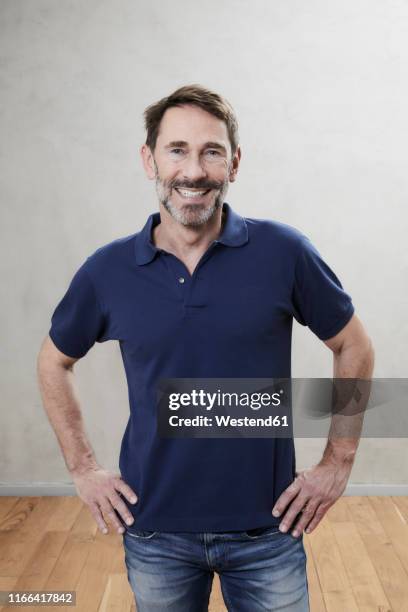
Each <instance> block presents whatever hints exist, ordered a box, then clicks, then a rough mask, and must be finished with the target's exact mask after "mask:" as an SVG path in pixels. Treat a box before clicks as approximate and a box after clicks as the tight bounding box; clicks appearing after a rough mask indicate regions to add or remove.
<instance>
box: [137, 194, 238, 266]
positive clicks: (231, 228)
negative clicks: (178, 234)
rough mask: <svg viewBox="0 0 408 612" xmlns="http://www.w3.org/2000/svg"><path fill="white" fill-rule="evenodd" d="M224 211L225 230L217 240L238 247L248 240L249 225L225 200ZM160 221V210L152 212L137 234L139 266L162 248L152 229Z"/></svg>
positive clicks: (148, 260)
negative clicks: (156, 244) (157, 244)
mask: <svg viewBox="0 0 408 612" xmlns="http://www.w3.org/2000/svg"><path fill="white" fill-rule="evenodd" d="M222 210H223V212H224V211H225V213H226V219H225V223H224V227H223V230H222V232H221V234H220V236H218V238H217V240H216V241H215V242H220V243H221V244H225V245H226V246H232V247H238V246H242V245H244V244H246V243H247V242H248V227H247V224H246V221H245V219H244V218H243V217H241V215H239V214H238V213H236V212H235V211H234V210H232V208H231V206H230V205H229V204H227V202H224V204H223V206H222ZM158 223H160V212H155V213H152V214H151V215H150V216H149V218H148V219H147V221H146V223H145V225H144V227H143V229H142V230H141V231H140V232H139V233H138V234H137V236H136V241H135V251H136V262H137V263H138V265H139V266H143V265H144V264H147V263H150V262H151V261H152V260H153V259H154V257H155V255H156V253H159V252H160V250H161V249H159V248H157V247H156V246H155V245H154V244H153V242H152V239H151V238H152V230H153V228H154V227H155V225H157V224H158Z"/></svg>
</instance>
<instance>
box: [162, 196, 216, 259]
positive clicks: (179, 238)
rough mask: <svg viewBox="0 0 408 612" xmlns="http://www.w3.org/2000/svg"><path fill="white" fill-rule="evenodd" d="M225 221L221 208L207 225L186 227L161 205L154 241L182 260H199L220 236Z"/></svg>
mask: <svg viewBox="0 0 408 612" xmlns="http://www.w3.org/2000/svg"><path fill="white" fill-rule="evenodd" d="M225 219H226V213H225V212H223V210H222V207H220V208H219V209H218V210H216V212H215V214H214V215H213V217H211V219H210V220H209V221H208V222H207V223H205V224H203V225H201V226H197V227H191V226H185V225H182V224H181V223H178V222H177V221H176V220H175V219H173V217H172V216H171V215H170V214H169V213H168V211H167V210H166V209H165V208H164V206H163V205H162V204H160V223H159V224H158V225H156V226H155V227H154V228H153V232H152V241H153V244H154V245H155V246H156V247H158V248H160V249H163V250H164V251H168V252H169V253H173V254H174V255H176V257H180V259H183V258H184V257H187V258H189V257H193V258H194V257H195V256H197V257H198V258H199V257H201V255H202V254H203V253H205V251H206V250H207V249H208V247H209V245H210V244H211V243H212V242H213V241H214V240H216V239H217V238H218V237H219V236H220V234H221V232H222V230H223V227H224V224H225Z"/></svg>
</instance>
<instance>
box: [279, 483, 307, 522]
mask: <svg viewBox="0 0 408 612" xmlns="http://www.w3.org/2000/svg"><path fill="white" fill-rule="evenodd" d="M300 488H301V486H300V483H299V482H298V481H297V480H294V481H293V482H292V484H291V485H289V487H288V488H287V489H285V491H284V492H283V493H282V495H281V496H280V497H279V499H278V501H277V502H276V504H275V505H274V507H273V510H272V514H273V516H280V515H281V514H282V512H283V511H284V510H285V508H286V506H287V505H288V504H289V502H290V501H291V500H292V499H293V498H294V497H296V495H297V494H298V493H299V491H300Z"/></svg>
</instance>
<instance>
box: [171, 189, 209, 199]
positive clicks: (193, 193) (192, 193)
mask: <svg viewBox="0 0 408 612" xmlns="http://www.w3.org/2000/svg"><path fill="white" fill-rule="evenodd" d="M177 191H178V192H179V193H180V194H181V195H182V196H183V197H184V198H198V197H199V196H202V195H204V194H205V192H206V191H207V189H204V191H188V190H187V189H177Z"/></svg>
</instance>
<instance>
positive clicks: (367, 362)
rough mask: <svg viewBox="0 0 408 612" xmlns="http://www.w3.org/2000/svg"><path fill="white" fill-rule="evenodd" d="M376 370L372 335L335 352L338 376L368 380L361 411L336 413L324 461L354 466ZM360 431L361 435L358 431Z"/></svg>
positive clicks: (335, 365)
mask: <svg viewBox="0 0 408 612" xmlns="http://www.w3.org/2000/svg"><path fill="white" fill-rule="evenodd" d="M373 369H374V351H373V348H372V345H371V341H370V340H369V339H368V338H367V342H366V343H365V344H351V345H349V346H345V347H343V348H342V350H340V351H339V352H338V353H334V359H333V376H334V378H335V379H339V378H345V379H359V380H361V381H364V382H362V383H360V388H361V390H362V398H361V400H360V407H359V408H358V409H357V410H356V409H354V412H353V416H347V415H344V414H343V415H341V414H333V416H332V422H331V426H330V432H329V435H328V440H327V445H326V448H325V450H324V452H323V457H322V460H321V463H335V464H339V463H340V464H344V465H349V466H350V469H351V467H352V465H353V462H354V458H355V454H356V452H357V448H358V445H359V442H360V433H361V427H362V424H363V419H364V409H365V405H364V402H365V401H368V393H369V381H370V379H371V376H372V373H373ZM365 381H367V382H365ZM345 429H346V432H347V431H349V432H350V433H351V432H353V435H350V436H347V435H344V430H345ZM357 430H358V434H356V431H357ZM340 432H341V433H340Z"/></svg>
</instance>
